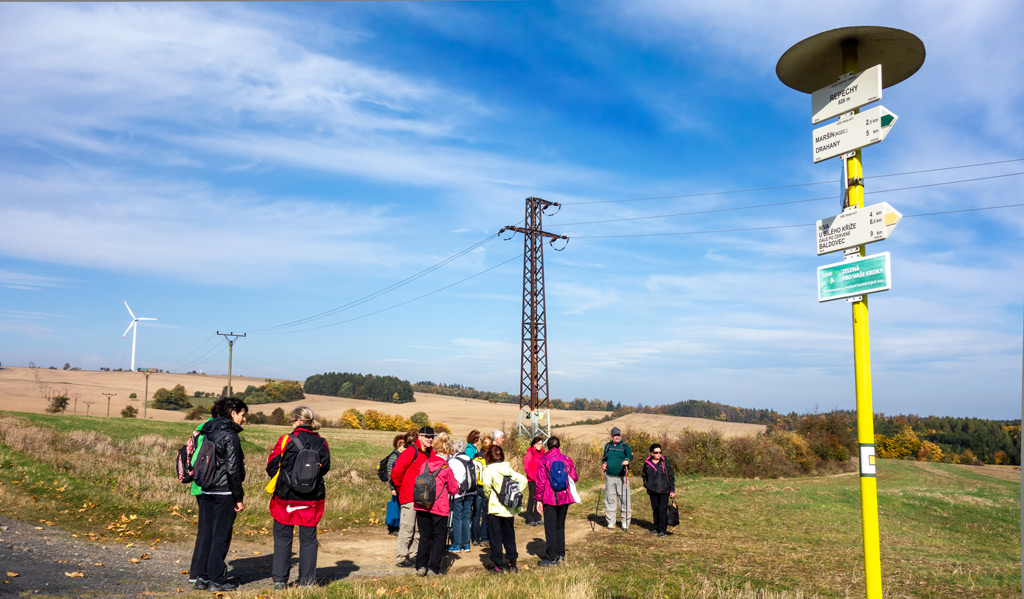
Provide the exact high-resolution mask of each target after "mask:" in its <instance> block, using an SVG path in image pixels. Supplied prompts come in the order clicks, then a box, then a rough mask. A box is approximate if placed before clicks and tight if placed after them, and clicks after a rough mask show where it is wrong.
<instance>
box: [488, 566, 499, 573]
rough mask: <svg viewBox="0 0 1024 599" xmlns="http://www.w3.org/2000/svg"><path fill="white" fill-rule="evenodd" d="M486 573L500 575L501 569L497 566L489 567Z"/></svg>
mask: <svg viewBox="0 0 1024 599" xmlns="http://www.w3.org/2000/svg"><path fill="white" fill-rule="evenodd" d="M487 573H488V574H501V568H500V567H498V566H491V567H490V568H487Z"/></svg>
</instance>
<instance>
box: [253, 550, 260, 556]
mask: <svg viewBox="0 0 1024 599" xmlns="http://www.w3.org/2000/svg"><path fill="white" fill-rule="evenodd" d="M252 554H253V555H259V554H260V552H259V551H253V552H252Z"/></svg>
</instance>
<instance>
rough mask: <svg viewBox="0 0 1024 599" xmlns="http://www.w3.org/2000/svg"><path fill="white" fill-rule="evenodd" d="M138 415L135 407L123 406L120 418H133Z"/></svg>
mask: <svg viewBox="0 0 1024 599" xmlns="http://www.w3.org/2000/svg"><path fill="white" fill-rule="evenodd" d="M138 415H139V410H138V408H136V407H135V406H125V408H124V409H123V410H121V418H135V417H136V416H138Z"/></svg>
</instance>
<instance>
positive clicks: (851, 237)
mask: <svg viewBox="0 0 1024 599" xmlns="http://www.w3.org/2000/svg"><path fill="white" fill-rule="evenodd" d="M901 218H903V215H902V214H900V212H899V211H898V210H896V209H895V208H893V207H892V206H890V205H889V203H888V202H881V203H879V204H872V205H870V206H865V207H863V208H859V209H858V208H856V207H853V208H847V209H846V210H844V211H843V212H842V214H837V215H836V216H830V217H829V218H824V219H822V220H819V221H818V227H817V230H818V255H819V256H820V255H822V254H828V253H829V252H838V251H839V250H845V249H846V248H852V247H857V246H858V245H864V244H865V243H874V242H875V241H882V240H883V239H887V238H888V237H889V235H890V234H891V233H892V232H893V229H895V228H896V225H897V223H899V222H900V219H901Z"/></svg>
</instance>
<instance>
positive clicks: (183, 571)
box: [178, 570, 188, 574]
mask: <svg viewBox="0 0 1024 599" xmlns="http://www.w3.org/2000/svg"><path fill="white" fill-rule="evenodd" d="M178 574H188V570H182V571H181V572H178Z"/></svg>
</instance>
